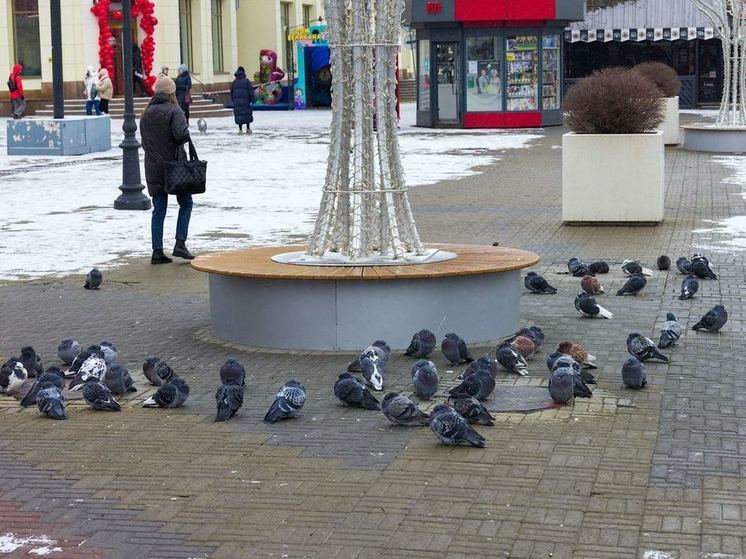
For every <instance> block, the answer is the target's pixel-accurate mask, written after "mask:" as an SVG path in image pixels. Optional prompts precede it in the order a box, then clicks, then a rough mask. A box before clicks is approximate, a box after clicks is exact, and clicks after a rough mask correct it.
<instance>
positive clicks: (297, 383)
mask: <svg viewBox="0 0 746 559" xmlns="http://www.w3.org/2000/svg"><path fill="white" fill-rule="evenodd" d="M285 386H294V387H298V388H300V389H301V390H303V392H305V391H306V387H305V386H303V385H302V384H301V383H300V382H298V381H297V380H295V379H291V380H289V381H287V382H286V383H285Z"/></svg>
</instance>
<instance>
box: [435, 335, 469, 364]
mask: <svg viewBox="0 0 746 559" xmlns="http://www.w3.org/2000/svg"><path fill="white" fill-rule="evenodd" d="M440 349H441V351H443V356H444V357H445V358H446V360H447V361H448V362H450V363H451V365H459V364H461V363H471V362H472V361H474V358H472V356H471V354H469V350H468V348H467V347H466V342H465V341H464V339H463V338H462V337H460V336H459V335H458V334H454V333H453V332H449V333H448V334H446V336H445V338H444V339H443V341H442V342H441V344H440Z"/></svg>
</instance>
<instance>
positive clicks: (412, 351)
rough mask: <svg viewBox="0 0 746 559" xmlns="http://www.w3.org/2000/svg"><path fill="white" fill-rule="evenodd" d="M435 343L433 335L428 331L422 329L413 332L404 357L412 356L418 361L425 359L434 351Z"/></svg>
mask: <svg viewBox="0 0 746 559" xmlns="http://www.w3.org/2000/svg"><path fill="white" fill-rule="evenodd" d="M436 341H437V340H436V338H435V334H433V333H432V332H431V331H430V330H427V329H424V330H420V331H419V332H415V334H414V336H412V341H411V342H410V343H409V347H408V348H407V349H406V351H405V352H404V355H412V356H413V357H417V358H418V359H425V357H427V356H428V355H430V354H431V353H432V352H433V350H434V349H435V343H436Z"/></svg>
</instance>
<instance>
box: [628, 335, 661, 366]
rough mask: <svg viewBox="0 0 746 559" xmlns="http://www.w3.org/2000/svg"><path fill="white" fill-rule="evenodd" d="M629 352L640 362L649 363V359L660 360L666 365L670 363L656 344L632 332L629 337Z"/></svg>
mask: <svg viewBox="0 0 746 559" xmlns="http://www.w3.org/2000/svg"><path fill="white" fill-rule="evenodd" d="M627 351H628V352H629V354H630V355H632V356H633V357H636V358H637V359H639V360H640V361H647V360H648V359H659V360H660V361H663V362H664V363H668V362H669V359H668V357H666V356H665V355H663V354H662V353H661V351H660V349H659V348H658V346H657V345H655V342H654V341H653V340H651V339H650V338H648V337H645V336H643V335H642V334H638V333H637V332H632V333H631V334H630V335H629V336H627Z"/></svg>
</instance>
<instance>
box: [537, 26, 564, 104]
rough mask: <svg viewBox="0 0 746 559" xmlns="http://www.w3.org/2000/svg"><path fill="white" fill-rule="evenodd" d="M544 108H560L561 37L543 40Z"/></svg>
mask: <svg viewBox="0 0 746 559" xmlns="http://www.w3.org/2000/svg"><path fill="white" fill-rule="evenodd" d="M541 63H542V86H541V87H542V91H541V97H542V108H543V109H544V110H545V111H547V110H554V109H559V108H560V76H561V74H560V36H559V35H545V36H544V37H543V38H542V51H541Z"/></svg>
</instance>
